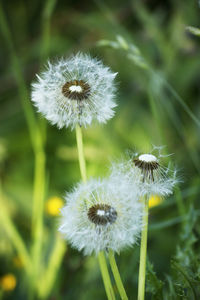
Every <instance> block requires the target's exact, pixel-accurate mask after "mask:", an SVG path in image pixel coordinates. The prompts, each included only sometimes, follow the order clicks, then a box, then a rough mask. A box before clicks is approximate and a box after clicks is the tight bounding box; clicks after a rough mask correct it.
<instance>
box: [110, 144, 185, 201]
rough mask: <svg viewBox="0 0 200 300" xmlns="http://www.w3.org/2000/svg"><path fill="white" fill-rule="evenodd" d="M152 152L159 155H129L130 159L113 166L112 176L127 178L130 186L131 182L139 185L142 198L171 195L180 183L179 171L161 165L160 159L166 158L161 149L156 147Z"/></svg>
mask: <svg viewBox="0 0 200 300" xmlns="http://www.w3.org/2000/svg"><path fill="white" fill-rule="evenodd" d="M157 150H158V151H157ZM152 151H154V152H155V151H157V153H156V154H157V155H154V154H151V153H149V154H138V153H131V155H130V153H129V156H130V157H129V158H128V159H123V160H121V161H120V162H117V163H113V164H112V167H111V174H112V176H115V177H117V176H126V180H127V182H129V184H130V185H131V182H132V184H133V185H134V186H135V185H139V191H140V195H141V196H144V195H149V196H150V195H159V196H167V195H170V194H172V193H173V188H174V186H175V185H176V184H177V183H178V182H179V180H178V178H177V171H176V170H172V169H171V168H170V167H169V166H168V167H163V166H162V165H161V164H160V159H161V158H162V157H164V155H162V154H161V153H160V151H161V147H155V148H154V149H153V150H152Z"/></svg>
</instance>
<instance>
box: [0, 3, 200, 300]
mask: <svg viewBox="0 0 200 300" xmlns="http://www.w3.org/2000/svg"><path fill="white" fill-rule="evenodd" d="M199 20H200V6H199V3H198V1H197V0H195V1H193V0H191V1H181V0H171V1H170V0H166V1H161V0H148V1H147V0H146V1H139V0H138V1H119V0H116V1H114V0H112V1H111V0H109V1H61V0H60V1H56V0H45V1H41V0H35V1H29V0H27V1H1V4H0V41H1V47H0V67H1V68H0V69H1V71H0V92H1V98H0V105H1V109H0V124H1V125H0V176H1V177H0V183H1V207H0V210H1V213H0V217H1V218H0V222H1V225H0V297H1V298H0V299H33V298H34V299H40V298H43V299H45V298H46V299H52V300H53V299H81V300H85V299H87V300H88V299H96V300H97V299H106V295H105V291H104V287H103V283H102V279H101V276H100V271H99V267H98V262H97V259H96V258H95V257H84V256H83V255H82V254H81V253H78V252H77V251H75V250H73V249H71V248H70V246H67V248H66V249H65V247H66V246H65V244H66V243H62V240H60V239H59V238H60V237H59V236H58V235H57V227H58V222H59V221H58V217H57V207H60V206H61V205H62V201H63V200H62V199H63V197H64V195H65V192H66V191H69V190H70V189H72V187H73V185H74V184H75V183H76V182H77V181H79V180H80V172H79V165H78V160H77V151H76V138H75V132H74V131H71V130H70V129H68V130H66V129H62V130H58V129H57V128H56V127H53V126H51V125H50V124H47V123H46V121H45V120H43V118H42V116H41V115H39V114H37V113H36V110H35V108H34V107H33V105H32V103H31V100H30V91H31V82H32V81H34V80H35V74H36V73H38V72H40V70H42V69H43V66H44V64H45V63H46V61H47V59H50V60H55V59H57V58H59V57H62V56H64V57H65V56H66V57H67V56H68V55H71V54H72V53H77V52H78V51H81V52H85V53H88V52H89V53H90V54H91V55H92V56H97V57H98V58H100V59H102V60H103V62H104V63H105V64H106V65H108V66H110V67H111V69H112V70H113V71H114V72H118V76H117V85H118V94H117V103H118V107H117V109H116V115H115V117H114V118H113V119H112V120H110V121H109V122H108V123H107V124H106V125H104V126H100V125H94V126H91V127H90V128H88V129H86V130H83V135H84V146H85V156H86V161H87V172H88V176H103V175H106V174H107V173H108V167H109V164H110V161H111V160H113V159H114V160H115V159H117V158H120V157H121V155H122V154H123V153H124V152H125V151H126V150H127V149H130V150H139V151H141V152H143V151H145V152H147V151H149V149H151V147H152V145H156V146H159V145H165V146H166V147H165V148H164V153H165V154H166V153H172V154H173V155H172V156H171V157H170V159H171V160H172V161H173V163H174V164H175V165H176V166H177V168H178V170H179V176H180V178H181V181H182V182H181V183H180V185H179V187H177V189H176V191H175V193H174V195H173V196H172V197H170V198H169V199H165V200H164V201H163V202H162V203H161V204H159V205H157V206H155V207H152V208H151V210H150V228H149V241H148V259H149V263H148V267H147V269H148V274H147V275H148V276H147V277H148V280H147V294H146V299H159V300H160V299H200V288H199V286H200V265H199V262H200V242H199V236H200V226H199V214H200V209H199V196H200V188H199V185H200V178H199V172H200V171H199V170H200V152H199V150H200V134H199V133H200V131H199V129H200V121H199V119H200V104H199V95H200V84H199V81H200V33H199V30H198V27H200V21H199ZM188 26H194V27H195V28H196V29H193V30H192V29H191V28H188ZM163 164H166V161H165V160H164V161H163ZM35 170H38V172H39V174H43V172H44V173H45V178H46V180H45V183H44V182H43V179H38V180H39V183H38V185H37V183H35V182H36V181H35V179H34V176H35V175H34V174H35V172H37V171H35ZM41 176H42V175H41ZM38 178H40V175H39V177H38ZM42 178H43V177H42ZM34 184H36V186H37V187H36V188H35V185H34ZM34 191H35V192H34ZM40 191H41V193H40ZM34 193H35V196H34ZM37 193H38V194H37ZM38 195H39V196H38ZM34 197H35V198H37V197H39V198H40V197H43V198H44V201H45V204H44V227H43V231H41V235H40V233H39V236H40V239H41V247H42V249H41V253H40V262H39V266H40V269H38V270H37V272H38V273H37V272H36V274H37V276H36V277H37V279H39V282H37V284H36V286H37V288H35V284H34V283H33V282H35V281H34V280H35V278H33V279H31V278H32V277H31V276H32V275H30V276H27V269H28V268H29V267H28V264H27V269H26V267H25V266H24V264H25V262H24V260H23V259H22V257H20V255H21V253H23V251H22V250H21V249H22V248H23V247H21V244H20V243H21V242H20V241H23V243H24V244H25V248H26V249H27V251H28V253H31V252H32V250H31V249H32V234H31V230H32V229H31V218H32V213H33V198H34ZM39 198H38V199H39ZM19 235H20V237H19ZM17 237H19V238H20V240H19V239H18V238H17ZM57 242H58V244H57ZM56 245H57V246H58V247H57V250H55V249H54V248H56ZM54 250H55V251H54ZM33 252H34V251H33ZM52 253H54V254H55V255H54V256H52ZM31 257H32V256H31ZM52 257H53V259H52ZM25 260H26V259H25ZM30 260H32V258H31V259H30ZM117 262H118V266H119V269H120V273H121V276H122V279H123V282H124V285H125V287H126V289H127V293H128V295H129V297H130V299H136V295H137V276H138V262H139V246H135V247H134V248H132V249H128V250H126V251H124V252H122V253H121V254H120V256H117ZM25 269H26V270H25ZM45 272H46V273H45ZM6 276H7V277H6ZM9 276H10V277H9ZM40 278H41V280H40ZM46 287H47V288H46ZM33 290H34V291H33Z"/></svg>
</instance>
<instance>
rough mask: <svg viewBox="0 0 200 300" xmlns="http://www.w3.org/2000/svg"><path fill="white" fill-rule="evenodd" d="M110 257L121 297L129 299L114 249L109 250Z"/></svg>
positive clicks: (125, 299) (124, 299)
mask: <svg viewBox="0 0 200 300" xmlns="http://www.w3.org/2000/svg"><path fill="white" fill-rule="evenodd" d="M108 257H109V261H110V266H111V269H112V272H113V276H114V278H115V282H116V285H117V288H118V291H119V294H120V296H121V299H122V300H128V296H127V294H126V291H125V288H124V286H123V283H122V280H121V276H120V273H119V270H118V267H117V264H116V261H115V256H114V253H113V251H112V250H109V254H108Z"/></svg>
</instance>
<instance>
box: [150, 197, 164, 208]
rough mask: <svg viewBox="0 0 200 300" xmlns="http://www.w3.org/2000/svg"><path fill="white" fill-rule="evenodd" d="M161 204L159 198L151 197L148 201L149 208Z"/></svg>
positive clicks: (161, 200)
mask: <svg viewBox="0 0 200 300" xmlns="http://www.w3.org/2000/svg"><path fill="white" fill-rule="evenodd" d="M162 202H163V199H162V198H161V197H160V196H157V195H152V196H151V197H150V199H149V208H152V207H154V206H157V205H159V204H161V203H162Z"/></svg>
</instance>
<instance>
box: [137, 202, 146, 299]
mask: <svg viewBox="0 0 200 300" xmlns="http://www.w3.org/2000/svg"><path fill="white" fill-rule="evenodd" d="M142 201H143V229H142V235H141V244H140V267H139V279H138V300H144V296H145V278H146V256H147V233H148V198H147V197H146V196H145V197H144V198H143V199H142Z"/></svg>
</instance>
